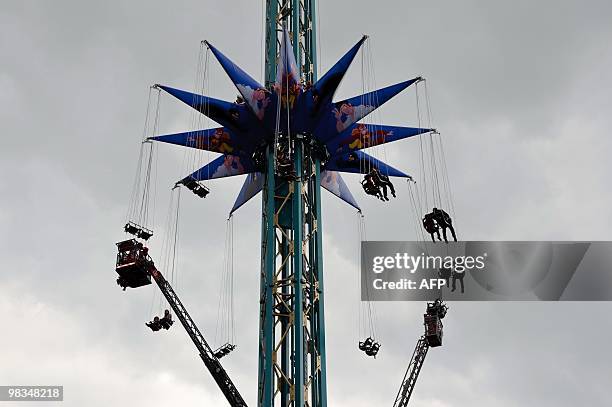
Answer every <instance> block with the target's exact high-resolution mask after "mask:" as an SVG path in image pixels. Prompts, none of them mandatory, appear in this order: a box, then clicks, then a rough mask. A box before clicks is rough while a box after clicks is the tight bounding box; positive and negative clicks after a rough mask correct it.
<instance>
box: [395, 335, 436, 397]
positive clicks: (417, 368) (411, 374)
mask: <svg viewBox="0 0 612 407" xmlns="http://www.w3.org/2000/svg"><path fill="white" fill-rule="evenodd" d="M428 350H429V344H428V343H427V339H425V335H423V336H421V338H420V339H419V341H418V342H417V345H416V347H415V348H414V353H413V354H412V359H410V364H409V365H408V369H406V374H405V375H404V380H403V381H402V385H401V386H400V389H399V392H398V393H397V397H396V398H395V403H393V407H406V406H407V405H408V401H410V396H411V395H412V391H413V390H414V386H415V384H416V381H417V379H418V378H419V373H420V372H421V367H423V362H424V361H425V356H427V351H428Z"/></svg>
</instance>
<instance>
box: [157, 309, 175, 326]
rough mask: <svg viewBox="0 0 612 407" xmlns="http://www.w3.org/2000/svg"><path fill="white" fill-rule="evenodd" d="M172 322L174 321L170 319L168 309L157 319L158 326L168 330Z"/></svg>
mask: <svg viewBox="0 0 612 407" xmlns="http://www.w3.org/2000/svg"><path fill="white" fill-rule="evenodd" d="M173 323H174V321H173V320H172V314H171V313H170V310H165V311H164V317H163V318H162V319H160V320H159V324H160V326H161V327H162V328H164V329H165V330H168V329H170V327H171V326H172V324H173Z"/></svg>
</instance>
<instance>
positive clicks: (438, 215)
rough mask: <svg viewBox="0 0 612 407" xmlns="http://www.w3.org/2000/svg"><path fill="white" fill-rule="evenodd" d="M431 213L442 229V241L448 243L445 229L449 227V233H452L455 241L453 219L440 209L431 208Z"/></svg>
mask: <svg viewBox="0 0 612 407" xmlns="http://www.w3.org/2000/svg"><path fill="white" fill-rule="evenodd" d="M431 215H432V216H433V218H434V219H435V221H436V223H437V224H438V226H439V227H440V228H441V229H442V236H443V237H444V241H445V242H446V243H448V239H447V238H446V229H447V228H448V229H450V231H451V234H452V235H453V239H454V240H455V242H456V241H457V235H456V234H455V229H454V228H453V220H452V219H451V217H450V216H449V214H448V213H446V212H445V211H443V210H442V209H438V208H433V210H432V212H431Z"/></svg>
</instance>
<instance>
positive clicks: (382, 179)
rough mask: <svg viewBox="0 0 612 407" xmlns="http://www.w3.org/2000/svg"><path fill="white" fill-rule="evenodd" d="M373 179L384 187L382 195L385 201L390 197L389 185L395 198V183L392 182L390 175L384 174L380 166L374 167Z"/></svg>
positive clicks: (380, 186) (379, 185)
mask: <svg viewBox="0 0 612 407" xmlns="http://www.w3.org/2000/svg"><path fill="white" fill-rule="evenodd" d="M372 179H373V180H374V183H375V184H376V185H377V186H378V187H379V188H381V189H382V196H383V198H384V200H385V201H388V200H389V198H388V197H387V187H389V190H390V191H391V195H393V198H395V197H396V196H395V188H394V187H393V184H392V183H391V181H390V180H389V177H388V176H387V175H384V174H382V173H381V172H380V171H379V170H378V168H374V169H373V170H372Z"/></svg>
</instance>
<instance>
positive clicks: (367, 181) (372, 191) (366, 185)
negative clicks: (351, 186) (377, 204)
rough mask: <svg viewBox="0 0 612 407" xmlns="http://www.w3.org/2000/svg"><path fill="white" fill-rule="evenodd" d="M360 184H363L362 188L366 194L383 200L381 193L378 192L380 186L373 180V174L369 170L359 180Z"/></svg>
mask: <svg viewBox="0 0 612 407" xmlns="http://www.w3.org/2000/svg"><path fill="white" fill-rule="evenodd" d="M361 185H362V186H363V190H364V191H365V193H366V194H368V195H373V196H375V197H377V198H378V199H380V200H383V197H382V193H381V192H380V188H379V187H378V185H377V184H376V182H375V181H374V176H373V175H372V173H371V172H370V173H368V174H366V175H365V177H363V180H362V181H361Z"/></svg>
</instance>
